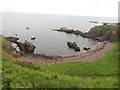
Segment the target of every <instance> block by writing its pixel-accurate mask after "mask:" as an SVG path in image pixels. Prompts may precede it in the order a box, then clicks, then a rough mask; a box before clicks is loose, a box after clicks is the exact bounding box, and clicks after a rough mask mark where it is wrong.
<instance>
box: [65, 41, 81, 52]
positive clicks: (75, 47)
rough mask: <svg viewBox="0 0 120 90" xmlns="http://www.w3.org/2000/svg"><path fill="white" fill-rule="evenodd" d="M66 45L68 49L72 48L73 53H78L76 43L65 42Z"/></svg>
mask: <svg viewBox="0 0 120 90" xmlns="http://www.w3.org/2000/svg"><path fill="white" fill-rule="evenodd" d="M67 45H68V46H69V47H70V48H73V49H74V50H75V51H80V48H79V47H78V46H77V44H76V42H73V43H72V42H67Z"/></svg>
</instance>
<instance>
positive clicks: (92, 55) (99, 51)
mask: <svg viewBox="0 0 120 90" xmlns="http://www.w3.org/2000/svg"><path fill="white" fill-rule="evenodd" d="M113 47H114V44H113V43H111V42H108V41H104V42H101V43H99V44H98V45H97V46H96V48H95V49H93V50H90V51H88V52H86V53H82V54H80V55H78V56H73V57H55V58H50V57H42V56H39V55H25V56H21V57H20V59H21V60H23V61H27V62H32V63H40V64H41V63H42V64H55V63H64V62H74V61H76V62H79V61H84V62H90V61H94V60H96V59H98V58H101V57H103V56H104V55H105V53H106V52H108V51H109V50H110V49H112V48H113Z"/></svg>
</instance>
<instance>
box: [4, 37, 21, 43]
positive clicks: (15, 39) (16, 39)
mask: <svg viewBox="0 0 120 90" xmlns="http://www.w3.org/2000/svg"><path fill="white" fill-rule="evenodd" d="M6 39H7V40H8V41H10V42H13V43H16V42H17V41H18V40H19V38H17V37H6Z"/></svg>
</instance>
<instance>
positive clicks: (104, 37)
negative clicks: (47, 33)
mask: <svg viewBox="0 0 120 90" xmlns="http://www.w3.org/2000/svg"><path fill="white" fill-rule="evenodd" d="M117 28H118V26H117V25H114V24H113V25H112V24H111V25H101V26H95V27H93V28H91V29H90V31H88V32H85V33H83V32H82V31H80V30H74V29H67V28H65V27H63V28H60V29H54V31H58V32H65V33H68V34H75V35H80V36H82V37H84V38H89V39H92V40H96V41H99V42H101V41H110V42H114V41H115V40H116V36H117V32H118V31H117Z"/></svg>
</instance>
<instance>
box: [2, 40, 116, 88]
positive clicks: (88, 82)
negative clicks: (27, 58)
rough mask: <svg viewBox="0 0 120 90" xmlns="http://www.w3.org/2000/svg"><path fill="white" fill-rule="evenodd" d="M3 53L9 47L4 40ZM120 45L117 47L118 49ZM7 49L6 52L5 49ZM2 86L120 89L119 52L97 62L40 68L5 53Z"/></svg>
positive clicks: (43, 66) (112, 51)
mask: <svg viewBox="0 0 120 90" xmlns="http://www.w3.org/2000/svg"><path fill="white" fill-rule="evenodd" d="M2 42H4V44H5V45H6V46H5V49H4V50H9V49H10V47H9V45H8V44H10V43H9V42H7V41H6V40H5V39H3V41H2ZM117 44H118V42H117V43H115V45H116V47H117ZM6 47H7V49H6ZM2 77H3V79H2V83H3V89H6V88H117V87H118V60H117V50H116V48H113V49H112V50H111V51H109V52H108V53H106V55H105V56H104V57H102V58H100V59H98V60H96V61H94V62H88V63H85V62H68V63H63V64H53V65H40V64H33V63H30V62H24V61H20V60H19V59H16V58H13V57H11V56H10V55H8V54H7V53H6V52H3V53H2Z"/></svg>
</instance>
